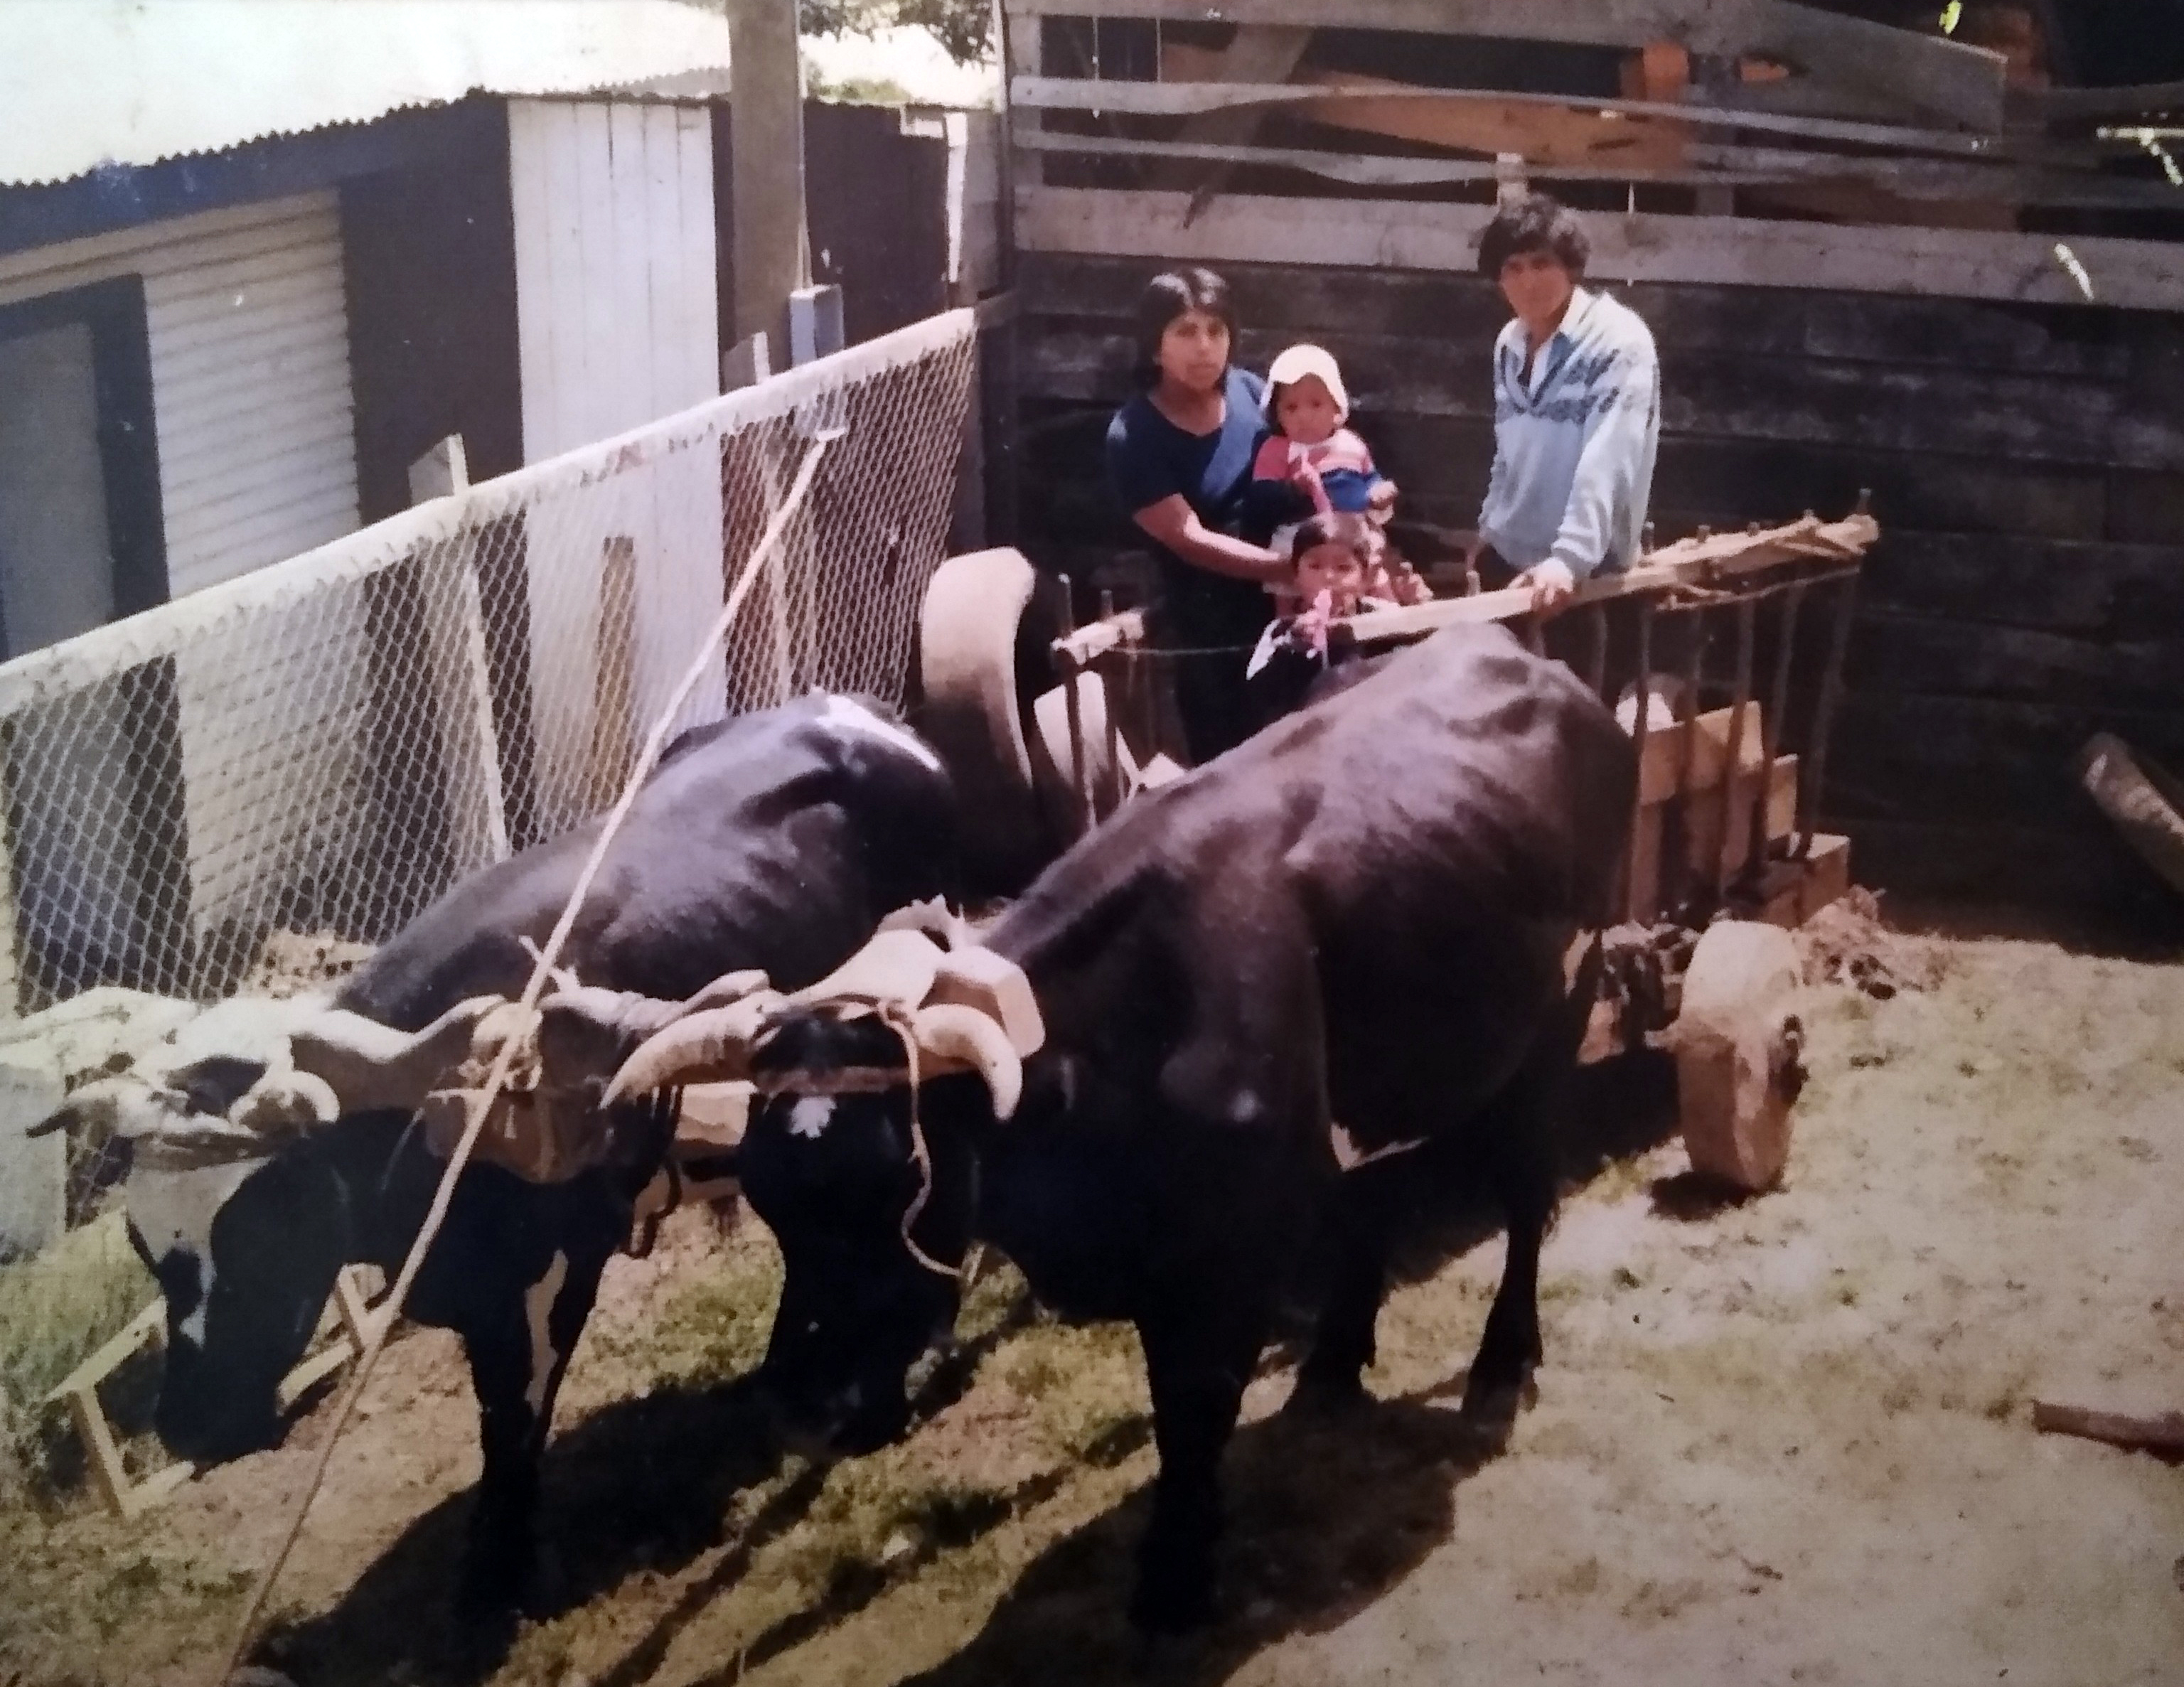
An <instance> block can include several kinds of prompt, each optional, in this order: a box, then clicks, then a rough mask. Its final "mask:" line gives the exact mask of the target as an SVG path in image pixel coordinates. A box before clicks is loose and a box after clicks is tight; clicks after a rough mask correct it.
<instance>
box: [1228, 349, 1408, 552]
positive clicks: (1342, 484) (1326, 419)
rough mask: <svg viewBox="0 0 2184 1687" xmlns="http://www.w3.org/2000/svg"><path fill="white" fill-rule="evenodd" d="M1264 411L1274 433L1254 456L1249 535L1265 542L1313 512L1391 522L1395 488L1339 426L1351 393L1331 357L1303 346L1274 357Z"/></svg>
mask: <svg viewBox="0 0 2184 1687" xmlns="http://www.w3.org/2000/svg"><path fill="white" fill-rule="evenodd" d="M1266 406H1267V419H1268V421H1270V422H1271V423H1272V424H1273V434H1272V435H1271V436H1270V437H1268V440H1267V441H1266V443H1264V444H1262V446H1261V447H1260V448H1259V451H1258V454H1257V456H1256V457H1255V458H1254V459H1252V463H1251V487H1250V489H1249V491H1248V492H1247V493H1246V494H1245V537H1256V539H1257V542H1258V543H1262V544H1263V543H1268V542H1269V541H1270V540H1272V538H1273V535H1274V534H1275V532H1276V531H1277V530H1279V529H1280V528H1284V527H1286V526H1290V525H1291V524H1292V523H1295V522H1297V521H1302V520H1303V519H1304V518H1305V517H1307V515H1312V513H1313V512H1314V511H1315V510H1318V511H1329V512H1332V513H1334V514H1336V515H1367V516H1370V517H1371V518H1372V519H1373V521H1375V522H1376V523H1378V522H1385V521H1386V520H1387V519H1388V516H1389V515H1390V512H1391V511H1392V510H1393V509H1394V508H1395V504H1396V487H1395V483H1394V482H1391V481H1388V480H1385V479H1384V478H1382V476H1381V475H1380V472H1379V470H1378V469H1376V468H1374V467H1373V453H1372V451H1371V450H1370V448H1368V447H1367V445H1366V443H1365V442H1364V441H1363V440H1362V439H1360V438H1359V437H1357V435H1356V434H1355V433H1353V432H1351V431H1350V429H1349V428H1348V427H1346V426H1344V424H1345V423H1346V422H1347V421H1348V420H1349V419H1350V395H1349V393H1347V392H1346V391H1345V390H1344V388H1343V385H1342V370H1341V368H1340V365H1337V364H1336V362H1335V361H1334V354H1332V353H1330V352H1329V351H1328V350H1327V349H1326V348H1324V347H1322V346H1310V345H1301V346H1291V347H1290V348H1289V349H1288V350H1287V351H1285V352H1284V353H1283V354H1281V355H1280V356H1279V357H1278V358H1276V359H1274V362H1273V368H1271V369H1269V370H1268V371H1267V397H1266ZM1255 530H1256V532H1255Z"/></svg>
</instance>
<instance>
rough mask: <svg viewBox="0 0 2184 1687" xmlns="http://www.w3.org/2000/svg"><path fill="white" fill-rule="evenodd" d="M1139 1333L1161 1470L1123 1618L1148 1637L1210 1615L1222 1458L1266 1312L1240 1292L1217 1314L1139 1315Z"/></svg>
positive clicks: (1195, 1624) (1259, 1344)
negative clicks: (1127, 1610) (1127, 1615)
mask: <svg viewBox="0 0 2184 1687" xmlns="http://www.w3.org/2000/svg"><path fill="white" fill-rule="evenodd" d="M1247 1309H1248V1310H1247ZM1138 1333H1139V1338H1140V1339H1141V1340H1142V1341H1143V1342H1144V1344H1145V1373H1146V1380H1147V1381H1148V1383H1150V1384H1151V1390H1152V1399H1153V1436H1154V1439H1155V1441H1156V1443H1157V1445H1158V1446H1159V1449H1160V1475H1159V1477H1158V1478H1157V1479H1156V1482H1155V1483H1154V1485H1153V1516H1152V1522H1151V1524H1150V1525H1149V1526H1148V1528H1146V1530H1145V1539H1143V1540H1142V1541H1141V1542H1139V1546H1138V1582H1137V1590H1136V1593H1135V1595H1134V1596H1133V1598H1132V1600H1131V1601H1130V1620H1131V1621H1132V1622H1133V1623H1135V1624H1136V1625H1137V1626H1138V1627H1139V1629H1144V1630H1145V1631H1146V1632H1148V1633H1151V1634H1181V1633H1184V1632H1185V1631H1186V1630H1189V1629H1195V1628H1198V1627H1200V1626H1201V1624H1203V1623H1205V1622H1206V1619H1207V1617H1209V1616H1210V1615H1211V1614H1212V1603H1213V1555H1214V1549H1215V1547H1216V1546H1217V1545H1218V1544H1219V1541H1220V1538H1221V1455H1222V1453H1223V1451H1224V1450H1226V1449H1227V1447H1228V1445H1229V1436H1230V1435H1231V1434H1234V1432H1235V1428H1236V1414H1237V1412H1238V1411H1239V1409H1240V1407H1241V1406H1242V1405H1243V1400H1244V1385H1245V1383H1246V1382H1247V1381H1249V1380H1250V1378H1251V1371H1252V1367H1253V1365H1254V1363H1255V1362H1256V1359H1257V1357H1258V1353H1259V1350H1260V1348H1261V1347H1262V1345H1264V1342H1265V1338H1266V1317H1265V1316H1264V1310H1263V1308H1262V1307H1255V1306H1252V1305H1251V1300H1250V1299H1249V1298H1248V1291H1247V1292H1246V1294H1240V1295H1239V1296H1238V1298H1237V1300H1235V1301H1234V1303H1232V1308H1231V1310H1230V1311H1229V1312H1228V1313H1227V1314H1226V1316H1217V1317H1196V1318H1193V1317H1177V1316H1174V1315H1173V1313H1169V1314H1166V1315H1163V1316H1162V1317H1158V1318H1156V1319H1152V1318H1149V1319H1145V1320H1141V1321H1140V1322H1139V1326H1138Z"/></svg>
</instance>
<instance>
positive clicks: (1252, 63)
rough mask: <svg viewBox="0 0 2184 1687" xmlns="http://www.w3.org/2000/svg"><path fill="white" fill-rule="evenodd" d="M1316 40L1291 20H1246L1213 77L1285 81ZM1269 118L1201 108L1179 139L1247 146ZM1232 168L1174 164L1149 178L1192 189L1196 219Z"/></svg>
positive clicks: (1154, 183)
mask: <svg viewBox="0 0 2184 1687" xmlns="http://www.w3.org/2000/svg"><path fill="white" fill-rule="evenodd" d="M1311 42H1312V31H1310V30H1309V29H1306V28H1300V27H1296V26H1294V25H1287V24H1246V25H1245V26H1244V27H1243V28H1241V29H1240V30H1238V31H1236V35H1235V38H1234V40H1233V41H1231V42H1229V45H1228V47H1226V48H1224V49H1223V51H1222V53H1220V55H1219V60H1218V63H1217V65H1215V66H1214V68H1213V73H1212V80H1213V81H1221V82H1284V81H1288V80H1289V77H1290V72H1291V71H1293V70H1295V69H1296V67H1297V61H1298V60H1299V59H1301V58H1303V57H1304V50H1305V48H1306V47H1307V46H1309V45H1310V44H1311ZM1266 120H1267V114H1266V113H1265V112H1263V111H1259V110H1254V109H1250V108H1248V107H1247V108H1245V109H1242V110H1233V111H1208V112H1201V114H1199V115H1197V116H1195V117H1194V118H1192V119H1190V121H1188V122H1187V123H1185V124H1184V125H1183V132H1182V134H1181V135H1180V136H1178V139H1179V140H1181V141H1183V142H1186V143H1189V144H1192V145H1201V146H1202V145H1223V146H1248V145H1249V144H1250V143H1251V141H1252V140H1253V138H1254V137H1256V136H1257V134H1258V132H1259V125H1261V124H1262V123H1264V122H1265V121H1266ZM1228 175H1229V166H1228V165H1227V164H1219V165H1217V167H1216V168H1214V169H1212V170H1195V171H1192V170H1184V169H1183V168H1182V167H1181V166H1180V165H1176V164H1172V165H1170V166H1168V167H1167V170H1156V171H1155V172H1154V175H1153V178H1152V181H1151V183H1150V184H1149V185H1151V186H1152V187H1167V188H1174V187H1188V188H1189V189H1190V191H1191V202H1190V212H1189V215H1190V216H1191V217H1194V218H1195V217H1196V216H1197V214H1198V213H1199V212H1201V211H1202V210H1203V209H1206V205H1207V203H1209V202H1210V201H1211V200H1212V197H1213V195H1214V194H1216V193H1217V192H1219V191H1220V189H1221V185H1222V183H1223V181H1226V180H1227V179H1228Z"/></svg>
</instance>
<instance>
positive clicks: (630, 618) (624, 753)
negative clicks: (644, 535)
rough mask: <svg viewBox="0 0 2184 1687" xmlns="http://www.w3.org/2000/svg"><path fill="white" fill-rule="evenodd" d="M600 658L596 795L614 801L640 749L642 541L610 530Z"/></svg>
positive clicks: (600, 801)
mask: <svg viewBox="0 0 2184 1687" xmlns="http://www.w3.org/2000/svg"><path fill="white" fill-rule="evenodd" d="M636 663H637V541H636V540H635V539H633V538H632V537H629V535H628V534H627V533H610V534H609V535H608V536H607V537H606V541H605V544H604V548H603V551H602V554H601V555H600V558H599V665H598V667H597V669H596V670H595V671H594V673H593V680H592V800H593V803H595V804H596V805H598V806H599V807H600V808H602V809H604V808H609V807H611V806H612V805H613V803H614V799H616V797H617V796H619V795H620V794H621V787H622V781H623V780H625V779H626V778H627V777H629V767H630V762H631V760H632V758H633V757H634V756H635V754H636V753H637V732H638V727H637V708H636V693H635V687H634V685H633V684H632V671H633V670H634V668H635V666H636Z"/></svg>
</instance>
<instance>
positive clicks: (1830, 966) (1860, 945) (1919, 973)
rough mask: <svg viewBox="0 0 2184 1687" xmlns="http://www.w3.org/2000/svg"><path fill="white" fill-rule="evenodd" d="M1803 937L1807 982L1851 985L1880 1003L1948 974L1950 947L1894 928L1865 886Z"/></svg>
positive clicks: (1812, 923) (1818, 917)
mask: <svg viewBox="0 0 2184 1687" xmlns="http://www.w3.org/2000/svg"><path fill="white" fill-rule="evenodd" d="M1797 949H1798V952H1799V953H1800V954H1801V955H1802V956H1803V958H1804V966H1805V982H1806V983H1808V984H1815V985H1818V984H1841V985H1845V986H1847V988H1851V989H1853V990H1857V991H1859V992H1861V993H1862V994H1865V995H1869V996H1871V997H1872V998H1873V999H1875V1000H1876V1001H1886V1000H1887V999H1889V998H1890V997H1892V996H1893V995H1895V994H1897V993H1898V992H1899V991H1903V990H1931V989H1932V988H1934V987H1935V986H1936V984H1938V983H1941V982H1942V978H1943V977H1945V976H1946V975H1947V970H1948V955H1947V948H1946V946H1945V945H1943V944H1939V943H1936V942H1935V941H1934V940H1933V939H1932V938H1923V937H1919V936H1915V935H1914V934H1913V933H1908V932H1902V931H1897V930H1895V929H1894V928H1892V927H1890V926H1889V925H1888V923H1887V922H1886V920H1884V919H1883V918H1882V916H1881V911H1880V898H1879V897H1878V896H1876V895H1875V894H1874V893H1873V892H1871V891H1869V890H1867V889H1864V888H1862V887H1853V888H1852V890H1851V891H1850V893H1849V894H1847V896H1845V897H1843V898H1842V899H1841V900H1840V901H1838V902H1836V903H1833V904H1831V905H1829V906H1828V907H1825V908H1823V909H1822V910H1820V911H1819V913H1818V914H1815V915H1814V916H1813V917H1812V918H1811V919H1810V920H1808V921H1806V922H1805V925H1804V926H1803V927H1802V929H1801V930H1799V931H1798V932H1797Z"/></svg>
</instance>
